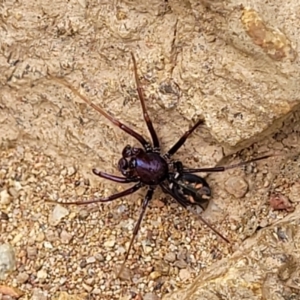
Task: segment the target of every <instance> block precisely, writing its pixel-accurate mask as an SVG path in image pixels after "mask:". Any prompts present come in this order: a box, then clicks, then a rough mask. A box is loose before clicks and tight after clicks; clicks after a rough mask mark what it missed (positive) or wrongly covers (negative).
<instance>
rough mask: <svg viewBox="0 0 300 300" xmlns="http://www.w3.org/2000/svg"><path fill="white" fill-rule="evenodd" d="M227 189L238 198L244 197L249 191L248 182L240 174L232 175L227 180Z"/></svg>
mask: <svg viewBox="0 0 300 300" xmlns="http://www.w3.org/2000/svg"><path fill="white" fill-rule="evenodd" d="M225 189H226V191H227V192H228V193H229V194H231V195H232V196H234V197H235V198H237V199H240V198H243V197H244V196H245V195H246V193H247V191H248V183H247V182H246V181H245V180H244V179H243V178H242V177H238V176H232V177H230V178H229V179H227V181H226V182H225Z"/></svg>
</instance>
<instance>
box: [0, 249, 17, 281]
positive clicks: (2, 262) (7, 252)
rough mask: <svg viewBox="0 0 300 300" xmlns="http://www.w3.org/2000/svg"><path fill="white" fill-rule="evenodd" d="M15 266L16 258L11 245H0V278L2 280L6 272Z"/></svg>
mask: <svg viewBox="0 0 300 300" xmlns="http://www.w3.org/2000/svg"><path fill="white" fill-rule="evenodd" d="M15 267H16V258H15V252H14V249H13V247H12V246H11V245H10V244H2V245H0V279H1V280H4V279H5V277H6V273H7V272H11V271H13V270H14V269H15Z"/></svg>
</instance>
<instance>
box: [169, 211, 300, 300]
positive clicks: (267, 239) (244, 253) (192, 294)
mask: <svg viewBox="0 0 300 300" xmlns="http://www.w3.org/2000/svg"><path fill="white" fill-rule="evenodd" d="M299 213H300V209H299V206H298V208H297V210H295V211H294V212H293V213H292V214H290V215H288V216H287V217H286V218H284V219H283V220H280V221H279V222H276V223H275V224H274V225H272V226H271V227H268V228H266V229H262V230H261V231H260V232H258V233H257V234H255V235H254V236H253V237H252V238H250V239H248V240H246V241H245V242H244V243H243V244H242V245H241V246H240V247H239V249H238V250H237V251H236V252H235V253H234V254H233V255H232V256H231V257H230V258H226V259H223V260H221V261H219V262H217V263H215V264H213V265H212V266H210V268H209V269H207V270H205V271H203V272H201V274H200V275H199V276H198V277H197V278H196V279H195V281H194V282H193V283H192V284H191V285H190V286H189V287H188V288H186V289H183V290H181V291H179V292H175V293H174V294H173V295H167V296H166V297H164V298H163V300H207V299H210V300H221V299H228V300H229V299H230V300H243V299H251V300H261V299H268V300H279V299H282V300H283V299H295V300H296V299H299V296H300V293H299V289H300V283H299V282H300V263H299V258H300V226H299V225H300V217H299Z"/></svg>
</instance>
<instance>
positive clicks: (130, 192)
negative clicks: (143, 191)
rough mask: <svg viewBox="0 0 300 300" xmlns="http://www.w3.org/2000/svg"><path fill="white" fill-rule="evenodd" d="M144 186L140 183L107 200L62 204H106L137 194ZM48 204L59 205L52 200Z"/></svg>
mask: <svg viewBox="0 0 300 300" xmlns="http://www.w3.org/2000/svg"><path fill="white" fill-rule="evenodd" d="M142 186H143V184H142V183H141V182H138V183H137V184H136V185H134V186H132V187H131V188H129V189H127V190H125V191H122V192H120V193H117V194H114V195H111V196H108V197H105V198H100V199H94V200H89V201H73V202H64V203H60V204H62V205H71V204H72V205H73V204H74V205H85V204H91V203H98V202H101V203H104V202H111V201H113V200H116V199H118V198H121V197H124V196H128V195H130V194H133V193H134V192H136V191H137V190H139V189H140V188H141V187H142ZM46 202H50V203H55V204H57V202H56V201H52V200H46Z"/></svg>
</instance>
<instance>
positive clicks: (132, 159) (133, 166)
mask: <svg viewBox="0 0 300 300" xmlns="http://www.w3.org/2000/svg"><path fill="white" fill-rule="evenodd" d="M129 168H130V169H135V168H136V159H135V158H131V159H130V161H129Z"/></svg>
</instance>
